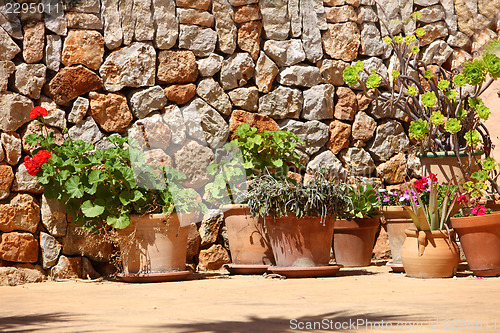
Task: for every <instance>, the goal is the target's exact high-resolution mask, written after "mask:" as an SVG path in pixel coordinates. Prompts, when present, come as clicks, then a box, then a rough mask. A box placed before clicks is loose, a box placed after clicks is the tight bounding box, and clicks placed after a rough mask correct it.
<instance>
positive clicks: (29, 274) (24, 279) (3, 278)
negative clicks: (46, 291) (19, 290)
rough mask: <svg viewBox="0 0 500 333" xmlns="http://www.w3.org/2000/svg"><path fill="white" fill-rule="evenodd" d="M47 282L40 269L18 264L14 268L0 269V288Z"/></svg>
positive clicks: (36, 266)
mask: <svg viewBox="0 0 500 333" xmlns="http://www.w3.org/2000/svg"><path fill="white" fill-rule="evenodd" d="M45 280H47V276H46V275H45V272H44V271H43V269H42V267H40V266H38V265H28V264H20V265H16V266H15V267H0V286H17V285H21V284H25V283H36V282H42V281H45Z"/></svg>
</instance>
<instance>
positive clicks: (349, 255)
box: [333, 217, 380, 267]
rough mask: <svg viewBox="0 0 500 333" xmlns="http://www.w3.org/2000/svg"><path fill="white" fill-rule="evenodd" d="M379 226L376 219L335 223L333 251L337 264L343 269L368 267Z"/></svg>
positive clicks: (378, 220)
mask: <svg viewBox="0 0 500 333" xmlns="http://www.w3.org/2000/svg"><path fill="white" fill-rule="evenodd" d="M379 225H380V219H379V218H378V217H374V218H369V219H354V220H339V221H336V222H335V233H334V234H333V250H334V252H335V261H336V262H337V264H339V265H343V266H344V267H362V266H369V265H370V263H371V259H372V252H373V247H374V246H375V235H376V233H377V230H378V227H379Z"/></svg>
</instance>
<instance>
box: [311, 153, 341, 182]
mask: <svg viewBox="0 0 500 333" xmlns="http://www.w3.org/2000/svg"><path fill="white" fill-rule="evenodd" d="M323 169H324V170H325V171H326V176H327V177H329V178H332V179H337V180H340V181H345V180H346V178H347V170H346V169H345V168H344V166H343V165H342V162H341V161H340V160H339V159H338V158H337V157H336V156H335V155H334V154H333V153H332V152H331V151H329V150H327V151H324V152H322V153H321V154H319V155H318V156H316V157H314V158H313V159H312V160H311V161H310V162H309V163H308V164H307V169H306V172H307V173H308V174H309V175H314V174H315V173H318V172H320V171H321V170H323Z"/></svg>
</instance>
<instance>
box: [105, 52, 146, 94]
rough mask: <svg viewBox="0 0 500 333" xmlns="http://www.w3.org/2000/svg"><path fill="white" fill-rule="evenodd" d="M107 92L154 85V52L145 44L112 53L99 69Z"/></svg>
mask: <svg viewBox="0 0 500 333" xmlns="http://www.w3.org/2000/svg"><path fill="white" fill-rule="evenodd" d="M99 74H100V75H101V77H102V79H103V83H104V88H105V89H106V90H107V91H118V90H121V89H122V88H124V87H135V88H139V87H144V86H152V85H154V83H155V74H156V52H155V49H154V48H153V46H151V45H150V44H146V43H139V42H136V43H133V44H131V45H130V46H126V47H123V48H121V49H119V50H116V51H114V52H112V53H111V54H110V55H108V57H107V58H106V61H104V64H102V66H101V68H100V69H99Z"/></svg>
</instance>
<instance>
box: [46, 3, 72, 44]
mask: <svg viewBox="0 0 500 333" xmlns="http://www.w3.org/2000/svg"><path fill="white" fill-rule="evenodd" d="M62 5H63V3H62V0H57V1H54V2H53V6H50V7H49V6H45V17H44V23H45V28H47V29H48V30H50V31H52V32H54V33H55V34H57V35H59V36H66V34H67V33H68V23H67V22H66V17H65V16H64V15H63V13H61V10H60V8H62Z"/></svg>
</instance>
